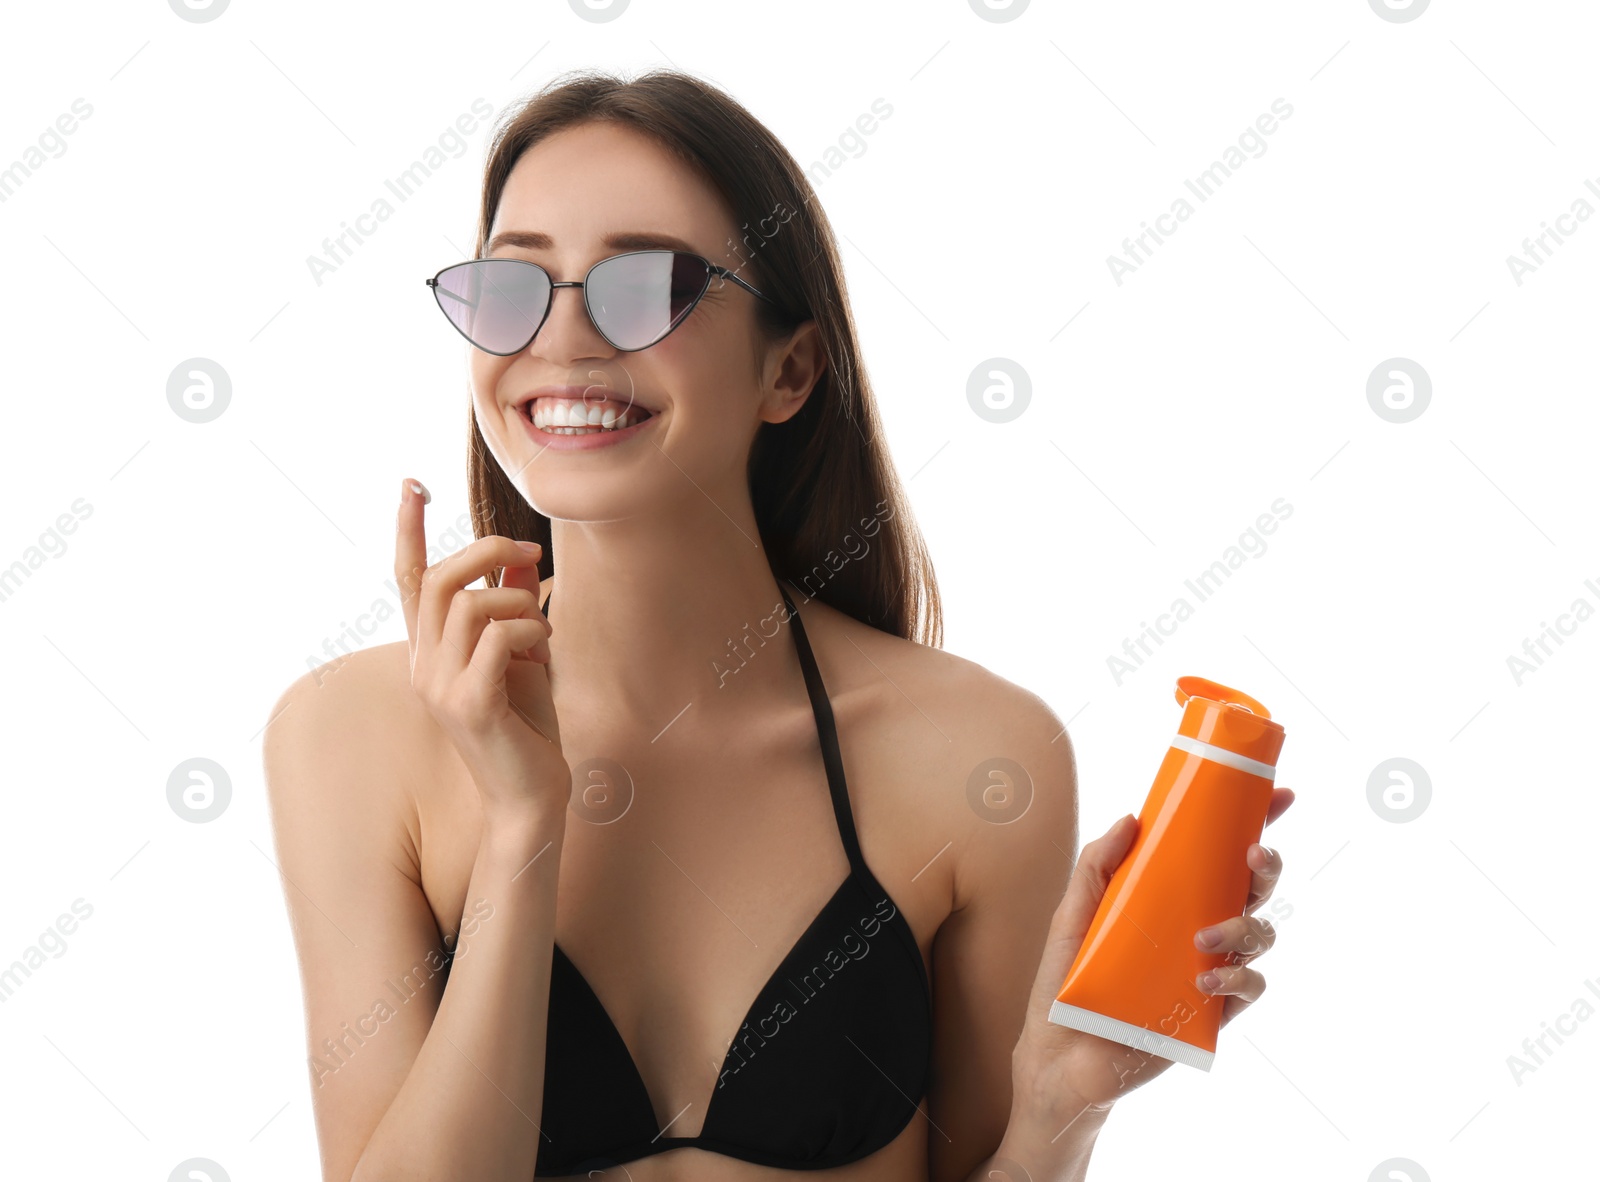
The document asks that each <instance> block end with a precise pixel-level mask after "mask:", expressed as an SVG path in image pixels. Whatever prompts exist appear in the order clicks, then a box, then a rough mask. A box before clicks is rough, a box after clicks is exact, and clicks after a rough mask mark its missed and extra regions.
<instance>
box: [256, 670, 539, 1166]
mask: <svg viewBox="0 0 1600 1182" xmlns="http://www.w3.org/2000/svg"><path fill="white" fill-rule="evenodd" d="M368 655H369V654H361V655H358V656H357V657H355V658H353V659H352V658H346V659H345V668H343V669H341V670H340V671H339V672H338V673H337V674H335V675H333V676H332V677H330V678H328V679H327V680H326V682H325V683H324V684H323V685H321V686H320V687H319V686H318V685H317V684H316V683H315V682H314V681H312V680H311V676H312V675H309V674H308V675H307V676H306V677H303V678H301V679H300V681H298V682H296V683H295V685H294V686H293V687H291V688H290V690H289V691H288V692H287V693H286V694H285V695H284V698H283V700H282V701H280V702H279V704H278V707H277V709H275V710H274V718H275V721H274V722H273V723H272V724H271V726H269V727H268V729H267V736H266V745H265V764H266V775H267V783H268V789H269V796H270V800H271V806H272V815H273V825H274V831H275V834H276V841H277V857H278V862H279V866H280V868H281V870H282V876H283V879H284V892H285V895H286V897H287V900H288V908H289V914H290V919H291V922H292V926H293V930H294V939H295V945H296V949H297V952H298V954H299V961H300V972H301V980H302V985H303V991H304V1001H305V1010H306V1034H307V1043H308V1051H309V1056H310V1072H311V1090H312V1101H313V1108H314V1112H315V1117H316V1124H317V1136H318V1142H319V1144H320V1146H321V1153H322V1171H323V1173H322V1177H323V1180H324V1182H406V1180H410V1179H418V1180H421V1179H427V1180H429V1182H439V1180H442V1179H451V1178H463V1179H465V1178H470V1179H473V1180H475V1182H479V1180H481V1182H500V1180H502V1179H504V1180H506V1182H512V1180H515V1182H528V1180H529V1179H531V1178H532V1177H533V1170H534V1164H535V1155H536V1153H537V1150H538V1138H539V1131H538V1128H537V1126H536V1123H535V1122H536V1121H537V1120H538V1119H539V1115H540V1109H541V1105H542V1103H543V1082H544V1080H543V1066H544V1051H545V1046H544V1044H545V1029H546V1027H545V1022H546V1010H547V1005H548V997H549V983H550V959H551V948H552V943H553V941H554V938H555V902H556V880H557V871H558V868H559V866H560V862H561V848H562V839H563V837H564V834H565V809H564V807H563V808H562V809H560V810H551V809H549V808H536V807H529V808H527V809H525V810H521V811H511V810H505V811H501V812H500V813H498V814H486V815H485V817H484V821H483V827H482V830H481V836H480V840H479V843H478V851H477V857H476V860H475V861H474V863H473V867H472V872H471V878H470V880H469V884H468V887H467V892H466V903H465V913H464V914H463V916H462V917H461V929H460V933H459V935H455V938H454V939H453V940H451V939H450V938H449V937H448V936H447V938H446V941H445V942H444V943H442V942H441V940H440V934H439V930H438V927H437V925H436V924H435V922H434V917H433V912H432V910H431V908H430V907H429V904H428V901H427V899H426V897H425V896H424V894H423V892H422V887H421V883H420V875H419V873H418V866H417V860H416V850H415V848H414V842H413V841H412V839H411V835H410V832H409V826H408V825H407V823H406V820H405V817H404V815H403V812H402V810H401V809H400V808H398V807H397V806H396V802H397V801H398V800H400V799H403V796H404V794H403V792H401V791H398V790H397V788H398V785H399V784H400V783H401V782H402V777H403V775H404V772H403V771H402V770H401V769H400V768H398V767H396V766H394V763H393V761H391V760H389V759H385V758H384V753H383V752H380V751H379V750H378V749H377V744H376V743H375V742H372V741H363V738H364V737H365V736H372V737H373V738H377V737H380V736H381V735H382V733H383V728H382V727H374V726H373V725H372V722H371V720H372V719H373V718H374V716H375V715H376V716H379V717H382V716H383V715H384V714H385V713H386V710H387V706H386V704H385V703H383V702H382V695H383V690H382V688H380V687H379V686H376V685H374V684H372V683H373V682H375V681H377V680H379V679H378V678H377V677H375V676H373V672H372V671H373V665H374V662H371V661H367V660H363V657H366V656H368ZM399 705H403V703H402V704H399ZM389 717H390V719H391V720H392V718H393V715H389ZM364 719H365V720H366V725H363V720H364ZM390 725H393V723H392V721H391V723H390ZM452 935H454V934H452ZM445 943H448V944H449V945H450V946H451V948H452V949H453V956H454V959H453V962H451V961H449V956H450V952H448V951H447V950H446V947H445ZM447 969H448V975H447V972H446V970H447ZM447 980H448V988H446V981H447Z"/></svg>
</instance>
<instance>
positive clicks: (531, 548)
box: [517, 540, 543, 554]
mask: <svg viewBox="0 0 1600 1182" xmlns="http://www.w3.org/2000/svg"><path fill="white" fill-rule="evenodd" d="M517 545H519V546H521V547H522V548H523V549H524V550H526V551H527V552H528V553H529V554H537V553H539V551H540V550H541V549H543V547H542V546H540V545H539V543H538V542H523V541H520V540H519V541H518V542H517Z"/></svg>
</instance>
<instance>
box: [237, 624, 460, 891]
mask: <svg viewBox="0 0 1600 1182" xmlns="http://www.w3.org/2000/svg"><path fill="white" fill-rule="evenodd" d="M435 730H436V727H435V725H434V723H433V720H432V719H431V718H430V717H429V716H428V713H427V710H426V708H425V707H424V706H423V705H422V703H421V701H420V700H418V698H417V697H416V695H415V694H414V693H412V691H411V678H410V653H409V648H408V645H407V644H406V642H405V641H397V642H395V643H392V644H379V645H373V646H372V647H370V648H365V649H359V650H357V651H355V652H352V653H347V654H345V655H343V656H340V657H336V658H334V659H333V660H331V661H329V662H327V663H326V664H323V665H320V666H318V667H317V668H316V669H312V670H308V671H307V672H305V673H303V674H301V676H300V677H298V678H296V679H295V680H294V681H293V682H292V683H291V684H290V685H289V686H288V688H286V689H285V690H284V691H283V693H282V694H281V695H280V696H279V698H278V700H277V702H276V703H275V704H274V705H273V708H272V713H271V715H270V717H269V721H268V724H267V728H266V732H265V735H264V737H263V748H262V759H263V764H264V768H265V771H266V778H267V789H268V793H269V795H270V796H271V798H272V801H273V808H274V812H275V813H279V814H280V815H284V816H285V817H287V816H289V815H290V814H292V815H293V816H295V817H298V818H299V820H300V821H301V822H303V823H308V824H309V823H313V822H317V821H319V820H320V821H323V822H326V821H331V820H334V819H341V820H343V819H354V818H365V819H366V822H367V824H368V826H369V827H371V828H374V829H380V830H387V831H388V835H389V836H390V837H392V838H393V844H392V846H391V847H390V848H392V849H393V850H395V851H396V854H397V856H399V857H403V858H404V859H405V861H406V862H407V863H408V865H405V866H403V867H402V868H403V869H405V871H406V873H407V875H408V876H409V877H412V878H413V879H416V878H418V877H419V872H418V867H419V865H420V863H419V861H418V860H417V855H418V847H419V841H418V837H419V834H418V822H417V818H418V815H419V814H418V801H417V796H416V792H417V790H418V789H419V788H420V787H421V786H422V785H424V784H426V783H427V782H428V776H427V771H426V769H427V768H428V767H429V766H430V765H431V763H432V762H433V761H434V760H433V755H432V753H433V751H434V750H436V745H435V744H433V743H431V742H430V741H429V740H430V736H431V735H432V734H433V732H434V731H435Z"/></svg>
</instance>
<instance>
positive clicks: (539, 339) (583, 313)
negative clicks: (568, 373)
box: [528, 281, 614, 364]
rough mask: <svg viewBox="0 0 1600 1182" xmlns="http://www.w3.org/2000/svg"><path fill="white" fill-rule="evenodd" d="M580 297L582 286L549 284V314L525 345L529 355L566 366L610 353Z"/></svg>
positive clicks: (570, 283)
mask: <svg viewBox="0 0 1600 1182" xmlns="http://www.w3.org/2000/svg"><path fill="white" fill-rule="evenodd" d="M583 296H584V292H583V284H582V283H580V282H577V281H567V282H561V283H552V284H551V289H550V311H549V312H548V313H547V314H546V315H545V319H544V324H542V325H541V326H540V327H539V331H538V333H537V334H536V335H535V336H534V338H533V340H532V341H531V342H529V344H528V351H529V352H530V353H535V354H537V355H539V356H542V357H544V358H545V359H546V360H548V361H553V362H557V363H560V364H570V363H571V362H573V361H577V360H579V359H582V358H589V357H603V356H607V355H608V354H610V353H612V352H614V350H613V349H612V347H611V345H610V343H609V342H608V341H607V340H606V339H605V337H603V336H601V335H600V330H599V329H597V328H596V327H595V325H594V321H593V320H591V319H590V318H589V307H588V305H587V304H586V303H584V298H583ZM563 297H564V298H563Z"/></svg>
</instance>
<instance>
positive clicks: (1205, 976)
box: [1200, 973, 1222, 989]
mask: <svg viewBox="0 0 1600 1182" xmlns="http://www.w3.org/2000/svg"><path fill="white" fill-rule="evenodd" d="M1221 984H1222V978H1221V977H1219V976H1217V975H1216V974H1215V973H1201V974H1200V988H1202V989H1215V988H1216V987H1217V986H1218V985H1221Z"/></svg>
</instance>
